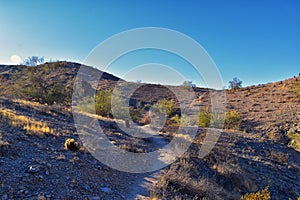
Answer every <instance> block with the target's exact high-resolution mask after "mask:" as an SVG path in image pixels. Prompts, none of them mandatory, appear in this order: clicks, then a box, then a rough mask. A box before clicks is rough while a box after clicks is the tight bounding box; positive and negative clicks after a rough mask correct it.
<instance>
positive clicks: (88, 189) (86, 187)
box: [83, 184, 93, 192]
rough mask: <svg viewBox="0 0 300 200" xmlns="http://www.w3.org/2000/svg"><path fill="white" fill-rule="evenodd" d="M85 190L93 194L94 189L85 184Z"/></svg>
mask: <svg viewBox="0 0 300 200" xmlns="http://www.w3.org/2000/svg"><path fill="white" fill-rule="evenodd" d="M83 188H84V189H85V190H86V191H88V192H93V190H92V188H91V187H90V186H89V185H88V184H84V185H83Z"/></svg>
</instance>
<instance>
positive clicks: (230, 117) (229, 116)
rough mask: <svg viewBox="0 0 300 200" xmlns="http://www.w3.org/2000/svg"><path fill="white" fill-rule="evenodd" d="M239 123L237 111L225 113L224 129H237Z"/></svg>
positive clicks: (239, 117)
mask: <svg viewBox="0 0 300 200" xmlns="http://www.w3.org/2000/svg"><path fill="white" fill-rule="evenodd" d="M241 121H242V120H241V116H240V114H239V113H238V111H236V110H233V111H229V112H226V113H225V128H228V129H239V127H240V124H241Z"/></svg>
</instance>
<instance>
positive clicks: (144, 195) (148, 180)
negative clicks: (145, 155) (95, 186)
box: [126, 127, 168, 200]
mask: <svg viewBox="0 0 300 200" xmlns="http://www.w3.org/2000/svg"><path fill="white" fill-rule="evenodd" d="M140 130H141V131H142V132H145V134H147V135H148V136H149V135H153V136H152V137H149V139H148V141H149V143H151V145H152V147H154V148H156V149H158V148H162V147H163V146H165V145H167V144H168V141H167V140H166V139H165V138H163V137H162V136H159V135H158V132H155V131H153V130H152V129H150V128H149V127H140ZM155 133H156V134H155ZM161 156H165V155H161ZM163 171H164V170H163V169H160V170H157V171H154V172H149V173H143V174H136V175H133V176H135V181H134V184H133V185H132V186H130V189H129V194H128V196H127V197H126V199H128V200H149V199H150V197H149V191H150V190H151V189H152V187H153V185H154V184H155V183H156V182H157V181H158V180H159V177H160V176H161V175H162V173H163Z"/></svg>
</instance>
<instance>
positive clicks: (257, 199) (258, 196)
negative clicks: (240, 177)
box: [241, 186, 271, 200]
mask: <svg viewBox="0 0 300 200" xmlns="http://www.w3.org/2000/svg"><path fill="white" fill-rule="evenodd" d="M269 199H271V194H270V192H269V188H268V186H267V187H265V189H263V190H262V191H258V192H256V193H250V194H245V195H244V196H242V197H241V200H269Z"/></svg>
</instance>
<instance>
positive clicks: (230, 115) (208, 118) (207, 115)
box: [197, 109, 242, 129]
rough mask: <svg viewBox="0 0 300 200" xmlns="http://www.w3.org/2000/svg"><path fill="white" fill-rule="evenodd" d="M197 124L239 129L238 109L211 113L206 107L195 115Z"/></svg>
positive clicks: (239, 117)
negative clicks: (222, 112)
mask: <svg viewBox="0 0 300 200" xmlns="http://www.w3.org/2000/svg"><path fill="white" fill-rule="evenodd" d="M197 121H198V125H199V126H202V127H212V128H226V129H239V126H240V123H241V121H242V120H241V116H240V114H239V113H238V111H236V110H233V111H228V112H225V115H224V114H213V113H211V112H210V111H209V110H208V109H205V110H200V113H199V116H198V117H197Z"/></svg>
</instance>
